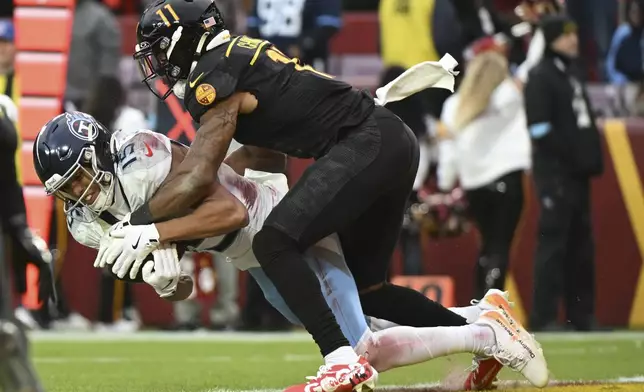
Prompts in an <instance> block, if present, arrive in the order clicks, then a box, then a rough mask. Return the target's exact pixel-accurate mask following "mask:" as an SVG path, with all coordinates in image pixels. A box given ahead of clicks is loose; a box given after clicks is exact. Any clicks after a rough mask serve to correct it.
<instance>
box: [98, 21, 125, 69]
mask: <svg viewBox="0 0 644 392" xmlns="http://www.w3.org/2000/svg"><path fill="white" fill-rule="evenodd" d="M98 20H99V22H98V25H97V26H96V29H95V30H94V31H95V34H96V35H97V37H96V39H97V42H98V47H97V48H96V50H97V51H98V61H97V64H98V66H99V69H98V70H97V73H98V74H99V75H101V76H116V75H118V74H119V64H120V62H121V29H120V27H119V24H118V21H117V20H116V18H115V17H114V15H113V14H112V13H111V12H109V11H106V12H105V15H104V16H103V17H102V18H99V19H98Z"/></svg>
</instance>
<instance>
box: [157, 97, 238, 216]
mask: <svg viewBox="0 0 644 392" xmlns="http://www.w3.org/2000/svg"><path fill="white" fill-rule="evenodd" d="M245 101H246V95H245V94H235V95H233V96H231V97H230V98H228V99H227V100H225V101H223V102H221V103H219V104H218V105H217V106H215V107H213V108H212V109H210V110H209V111H208V112H206V113H205V114H204V115H203V116H202V118H201V126H200V127H199V129H198V130H197V135H196V137H195V139H194V141H193V143H192V147H191V148H190V150H189V152H188V154H187V155H186V157H185V159H184V160H183V162H182V163H181V165H180V166H179V168H178V169H177V171H176V173H175V174H174V175H173V176H171V177H169V179H168V180H167V181H166V182H164V183H163V184H162V185H161V187H160V188H159V190H158V191H157V193H156V194H155V195H154V197H152V199H150V201H149V203H148V206H149V213H150V215H151V217H150V218H151V219H152V220H153V221H159V220H161V219H163V218H167V217H171V216H177V215H180V214H182V213H185V212H186V210H187V208H188V207H189V206H193V205H195V204H196V203H198V202H199V201H201V200H203V198H204V197H206V196H207V195H208V192H209V191H210V187H211V186H212V183H213V181H214V180H216V178H217V170H218V169H219V165H221V163H222V162H223V160H224V158H225V157H226V152H227V150H228V146H229V145H230V142H231V140H232V138H233V135H234V134H235V127H236V125H237V116H238V114H239V113H240V111H241V110H242V109H245V110H248V106H247V105H248V104H247V103H246V104H245Z"/></svg>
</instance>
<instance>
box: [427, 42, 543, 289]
mask: <svg viewBox="0 0 644 392" xmlns="http://www.w3.org/2000/svg"><path fill="white" fill-rule="evenodd" d="M467 69H468V71H467V73H466V74H465V77H464V79H463V81H462V83H461V85H460V87H459V89H458V91H457V92H456V93H455V94H454V95H452V96H451V97H449V98H448V99H447V102H445V106H444V108H443V114H442V117H441V120H442V123H443V125H444V126H445V129H446V131H447V135H446V137H444V138H442V140H441V141H440V142H439V165H438V186H439V188H440V189H441V190H442V191H451V190H452V188H454V186H455V185H456V182H457V181H459V182H460V185H461V187H462V188H463V189H464V190H465V192H466V196H467V201H468V203H469V213H470V215H471V216H472V217H473V219H474V222H475V224H476V226H477V228H478V230H479V233H480V235H481V245H480V250H479V257H478V260H477V263H476V269H475V293H474V296H475V297H476V298H478V297H482V296H483V295H484V294H485V293H486V292H487V290H489V289H492V288H495V289H500V290H503V289H504V285H505V277H506V272H507V269H508V265H509V260H510V248H511V246H512V241H513V239H514V237H515V232H516V228H517V225H518V223H519V219H520V216H521V212H522V210H523V203H524V201H523V200H524V195H523V174H524V172H525V171H526V170H528V169H529V168H530V164H531V162H530V161H531V159H530V138H529V136H528V130H527V128H526V126H525V112H524V110H523V97H522V93H521V90H520V88H519V86H518V84H517V82H516V81H515V80H514V79H513V78H512V77H511V76H510V73H509V66H508V61H507V59H506V57H505V53H503V52H501V51H500V50H498V51H497V50H487V51H484V52H482V53H480V54H477V55H476V56H475V57H474V58H473V59H472V60H471V62H470V64H468V65H467Z"/></svg>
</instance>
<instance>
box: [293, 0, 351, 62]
mask: <svg viewBox="0 0 644 392" xmlns="http://www.w3.org/2000/svg"><path fill="white" fill-rule="evenodd" d="M307 7H313V14H314V15H315V25H314V28H313V29H311V30H309V31H305V32H304V34H303V35H302V37H301V39H300V46H301V47H302V49H303V50H312V49H314V48H319V47H321V46H323V45H326V44H327V43H328V42H329V40H330V39H331V38H332V37H333V36H334V35H335V34H336V33H337V32H338V31H339V30H340V28H341V27H342V1H341V0H325V1H308V2H307Z"/></svg>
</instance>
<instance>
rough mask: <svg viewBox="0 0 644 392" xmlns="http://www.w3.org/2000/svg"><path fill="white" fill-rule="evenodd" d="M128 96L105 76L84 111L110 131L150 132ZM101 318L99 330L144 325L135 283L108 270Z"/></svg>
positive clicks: (104, 275)
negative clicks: (134, 294)
mask: <svg viewBox="0 0 644 392" xmlns="http://www.w3.org/2000/svg"><path fill="white" fill-rule="evenodd" d="M126 94H127V93H126V91H125V90H124V89H123V86H122V85H121V82H120V81H119V80H118V79H117V78H115V77H107V76H104V77H102V78H100V79H99V80H98V82H97V83H96V84H95V85H94V86H93V89H92V91H91V92H90V94H89V95H88V96H87V97H86V99H85V107H84V108H82V110H83V112H85V113H88V114H91V115H92V116H94V118H95V119H96V120H97V121H99V122H100V123H101V124H103V125H105V126H106V127H107V128H108V129H148V128H149V125H148V123H147V121H146V119H145V115H144V114H143V112H141V111H140V110H138V109H135V108H133V107H130V106H127V104H126V103H127V95H126ZM115 219H116V218H115ZM115 223H116V222H115ZM98 319H99V326H98V327H99V329H104V330H116V331H121V332H126V331H134V330H137V329H138V328H139V326H140V318H139V316H138V313H137V311H136V310H135V308H134V305H133V301H132V287H131V283H128V282H125V281H118V280H116V279H115V278H114V277H113V276H112V275H111V274H110V273H109V271H107V270H106V271H103V273H102V274H101V283H100V303H99V317H98Z"/></svg>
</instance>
